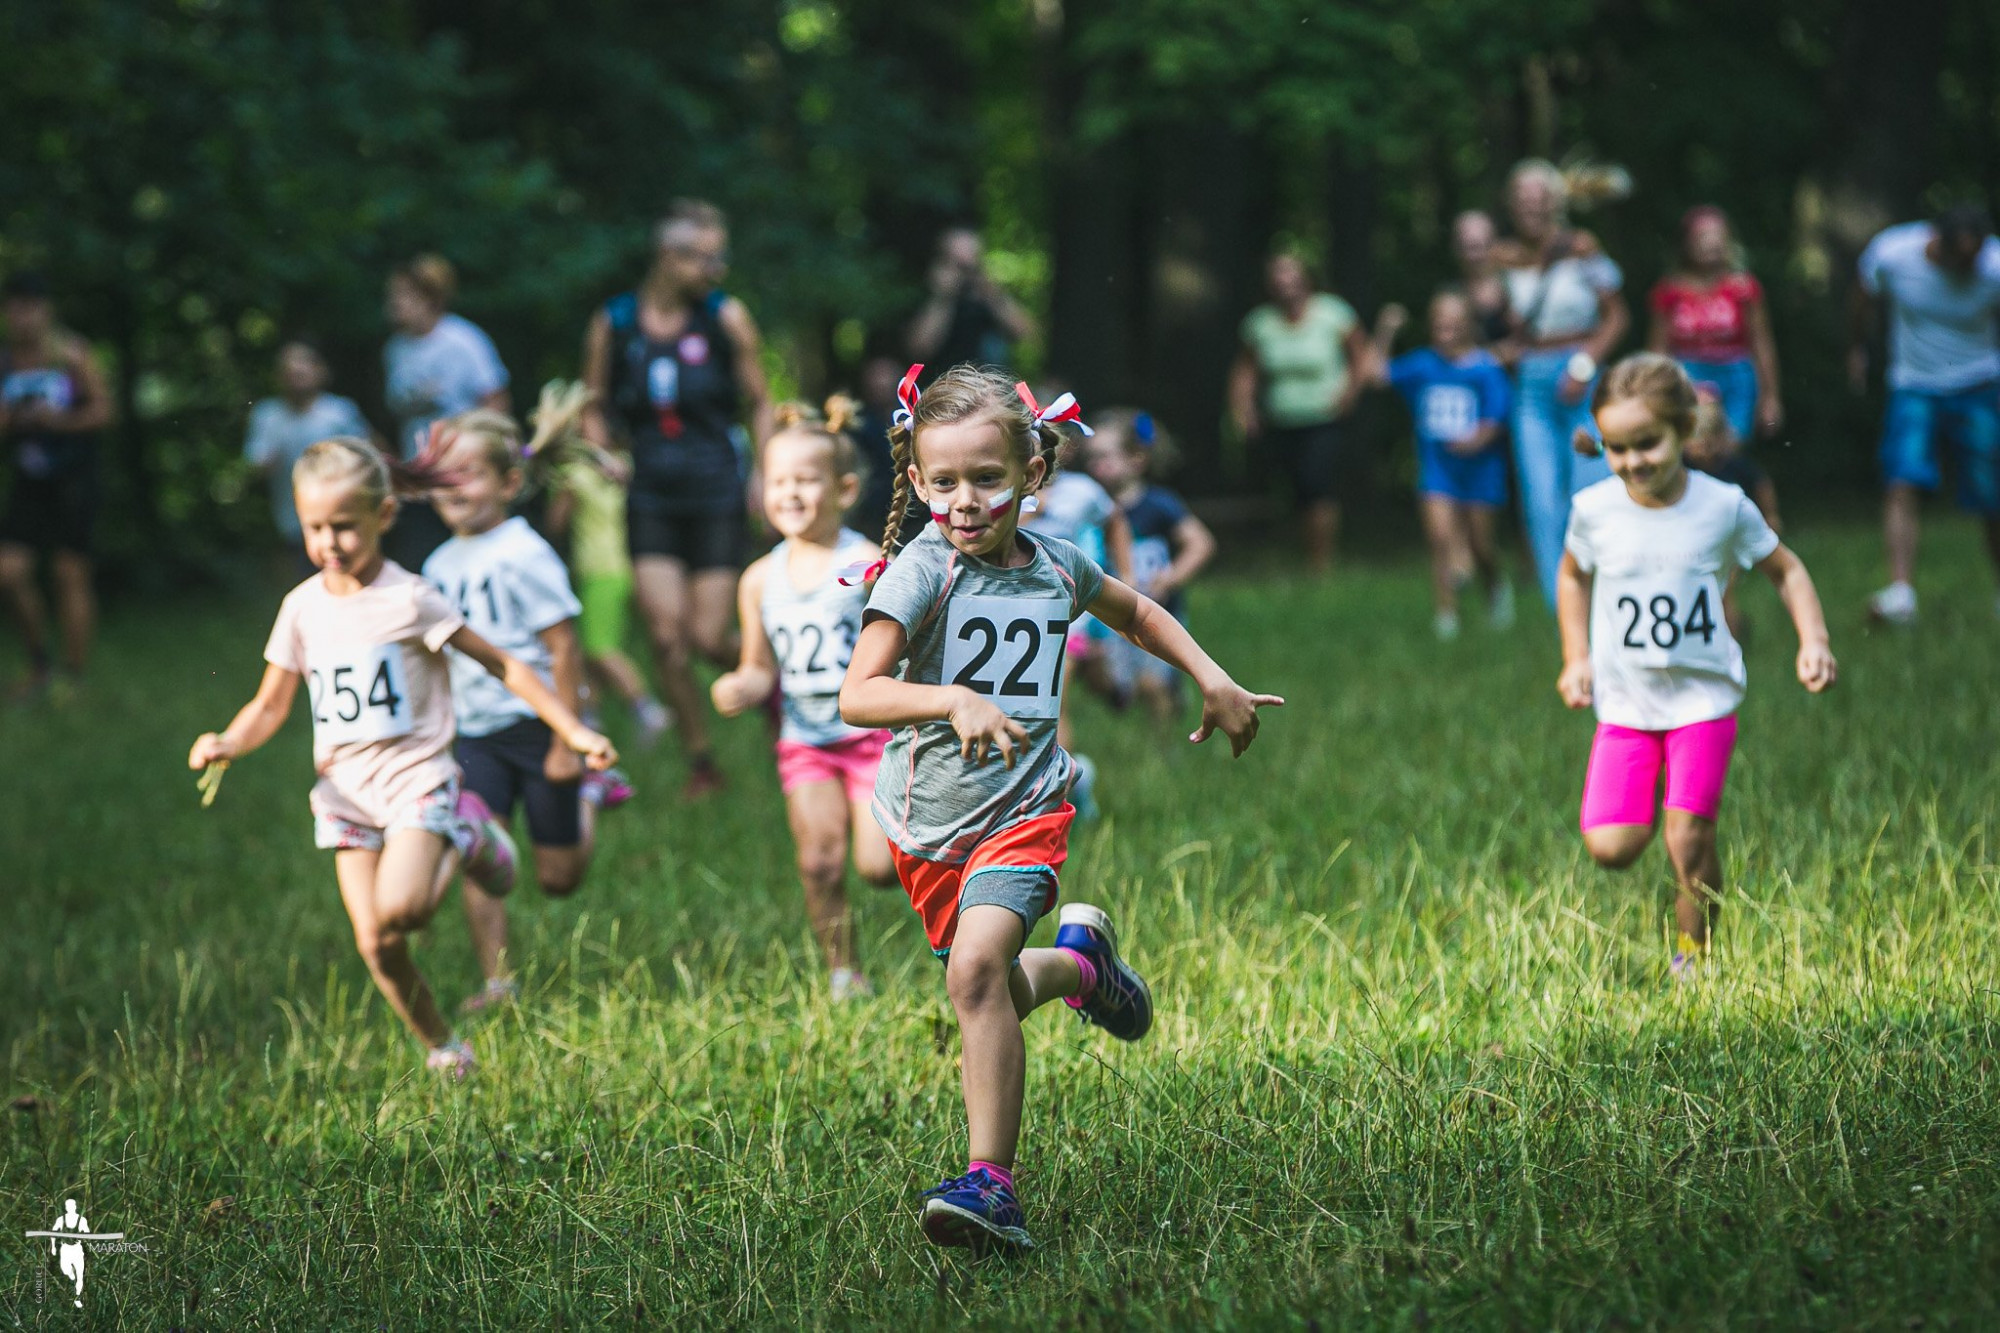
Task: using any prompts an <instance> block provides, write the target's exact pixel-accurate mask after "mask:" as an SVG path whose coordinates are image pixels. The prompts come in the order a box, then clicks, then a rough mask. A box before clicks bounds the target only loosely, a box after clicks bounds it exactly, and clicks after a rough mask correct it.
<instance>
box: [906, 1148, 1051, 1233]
mask: <svg viewBox="0 0 2000 1333" xmlns="http://www.w3.org/2000/svg"><path fill="white" fill-rule="evenodd" d="M1027 1220H1028V1219H1027V1218H1026V1217H1025V1216H1024V1215H1023V1214H1022V1212H1021V1205H1020V1204H1019V1203H1018V1202H1017V1201H1016V1200H1015V1198H1014V1191H1013V1190H1012V1189H1011V1188H1009V1187H1008V1186H1006V1185H1003V1184H1001V1183H1000V1182H999V1181H997V1180H995V1179H994V1178H993V1177H992V1175H991V1174H989V1173H988V1172H987V1170H986V1169H985V1168H984V1167H981V1168H980V1169H978V1170H976V1171H969V1172H967V1173H966V1174H965V1175H962V1176H960V1177H958V1178H957V1179H956V1180H947V1181H945V1182H944V1183H943V1184H941V1185H939V1186H938V1187H937V1188H936V1189H933V1190H926V1191H924V1218H923V1221H924V1235H925V1236H927V1237H928V1238H929V1239H930V1242H931V1244H933V1245H953V1246H960V1247H963V1248H965V1249H969V1250H979V1251H986V1250H1014V1251H1017V1252H1018V1251H1021V1250H1032V1249H1034V1248H1035V1242H1034V1240H1033V1239H1031V1238H1030V1237H1029V1235H1028V1229H1027V1227H1026V1226H1025V1225H1024V1223H1026V1221H1027Z"/></svg>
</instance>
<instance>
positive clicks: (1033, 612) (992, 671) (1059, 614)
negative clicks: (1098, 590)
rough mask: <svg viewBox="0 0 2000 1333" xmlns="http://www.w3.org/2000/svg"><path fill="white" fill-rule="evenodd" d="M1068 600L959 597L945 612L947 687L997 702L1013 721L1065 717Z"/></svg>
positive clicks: (1068, 621)
mask: <svg viewBox="0 0 2000 1333" xmlns="http://www.w3.org/2000/svg"><path fill="white" fill-rule="evenodd" d="M1069 623H1070V605H1069V600H1068V599H1067V598H1064V597H954V598H952V599H951V601H950V603H949V604H948V606H947V608H946V612H945V640H944V682H945V684H947V685H963V686H965V687H966V688H967V689H969V690H971V691H972V692H973V693H975V694H978V695H980V696H982V697H984V698H987V699H990V700H992V701H993V702H994V703H995V704H996V705H998V706H999V708H1000V711H1001V712H1003V713H1006V714H1007V715H1008V716H1009V717H1029V718H1053V717H1057V716H1059V715H1060V714H1061V712H1062V687H1063V652H1064V648H1065V646H1066V644H1067V642H1068V639H1069Z"/></svg>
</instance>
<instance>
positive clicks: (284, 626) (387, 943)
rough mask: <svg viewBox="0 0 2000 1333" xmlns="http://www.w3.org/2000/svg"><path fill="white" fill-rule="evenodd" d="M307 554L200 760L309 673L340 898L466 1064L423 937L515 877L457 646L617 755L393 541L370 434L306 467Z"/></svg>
mask: <svg viewBox="0 0 2000 1333" xmlns="http://www.w3.org/2000/svg"><path fill="white" fill-rule="evenodd" d="M292 487H293V494H294V497H295V499H296V500H297V502H298V511H299V523H300V526H301V528H302V529H303V530H304V535H305V546H306V554H307V556H309V557H310V558H311V560H312V562H313V563H314V564H315V565H317V566H318V567H319V571H320V572H319V573H317V574H315V575H314V576H313V577H311V578H309V579H307V580H306V581H305V582H304V583H301V584H300V585H299V586H298V587H296V588H294V589H293V590H292V591H291V593H290V595H288V596H287V597H286V598H285V602H284V605H283V606H282V607H281V608H280V609H279V611H278V622H277V624H276V626H274V627H273V629H272V630H271V638H270V642H269V643H268V644H266V646H265V648H264V659H265V662H266V663H267V665H266V666H265V668H264V679H263V682H262V683H261V684H260V685H259V686H258V687H257V694H256V697H255V698H253V699H252V700H251V701H250V702H249V703H247V704H245V705H244V706H243V708H242V710H241V711H240V712H238V713H237V714H236V717H235V718H234V719H233V720H232V721H231V722H230V724H229V726H228V728H227V729H226V730H224V731H222V732H221V733H220V734H218V733H216V732H212V731H211V732H207V733H204V734H203V735H202V736H201V737H199V738H198V739H197V740H196V741H195V743H194V748H193V749H191V750H190V751H189V752H188V767H190V768H195V769H200V768H206V767H207V766H208V765H210V764H218V763H223V764H226V763H228V762H230V761H231V760H233V759H237V758H240V757H241V756H243V755H246V754H248V753H250V751H252V750H254V749H256V748H257V747H258V746H260V745H262V744H264V743H265V742H266V741H268V740H270V739H271V737H273V736H274V735H276V734H277V732H278V729H279V728H280V727H282V726H283V725H284V724H285V719H286V717H288V716H289V715H290V714H291V711H292V701H293V700H294V699H295V698H296V697H297V695H298V690H299V682H300V681H301V680H305V681H306V682H307V683H308V690H309V696H310V699H311V708H312V718H313V766H314V767H315V768H316V769H317V770H318V772H319V781H318V783H317V784H316V785H315V786H314V787H313V791H312V811H313V823H314V841H315V842H316V843H317V844H318V845H319V846H320V847H322V848H327V849H329V850H331V851H332V852H333V854H334V858H333V865H334V873H335V875H336V876H337V877H338V878H339V881H340V896H341V900H342V901H343V902H344V903H345V904H346V906H347V915H348V917H349V919H350V920H351V921H352V922H353V924H354V939H355V943H356V945H357V946H358V947H359V948H360V950H361V957H362V959H363V960H364V961H366V962H367V964H368V970H369V972H370V973H371V974H373V976H374V978H375V984H376V986H377V987H378V988H379V989H380V990H381V992H382V996H383V998H384V999H386V1000H388V1002H389V1005H390V1007H391V1008H393V1009H394V1010H395V1011H396V1013H397V1015H398V1016H399V1017H401V1018H402V1020H403V1021H404V1022H405V1023H407V1024H408V1025H409V1027H410V1030H411V1031H412V1032H414V1033H416V1034H417V1036H418V1037H419V1038H420V1039H422V1041H423V1042H424V1044H425V1045H426V1046H428V1047H429V1048H430V1056H429V1059H428V1060H427V1063H428V1064H429V1065H430V1066H431V1068H433V1069H438V1070H441V1071H443V1072H445V1073H447V1074H450V1075H452V1076H454V1077H457V1078H464V1077H465V1076H466V1075H467V1074H469V1073H471V1072H472V1068H473V1064H474V1061H473V1056H472V1048H471V1046H470V1045H468V1044H467V1043H466V1042H465V1041H463V1040H462V1039H458V1038H455V1037H454V1036H453V1035H452V1030H451V1025H450V1024H449V1023H447V1022H446V1021H445V1018H444V1015H443V1014H442V1013H440V1012H439V1011H438V1006H437V1001H436V999H435V998H433V997H432V995H431V990H430V987H429V985H428V984H426V983H425V981H424V978H423V974H422V973H420V972H418V971H417V966H416V963H415V961H414V960H412V959H411V957H410V946H409V941H408V936H409V934H410V932H412V931H414V930H418V929H420V928H421V927H423V926H424V925H425V924H426V923H427V922H428V921H429V920H430V919H431V915H432V914H433V913H434V912H436V911H437V905H438V902H439V900H440V899H441V898H442V897H443V896H444V890H445V887H446V885H447V884H449V883H450V881H451V876H452V874H453V872H454V871H456V870H457V869H458V866H459V863H460V862H461V860H462V861H463V862H464V865H465V870H466V873H467V875H469V876H473V877H475V878H477V879H478V880H479V882H480V883H481V884H482V885H486V886H488V887H491V888H495V889H498V890H500V891H504V886H505V885H507V884H510V883H511V881H512V872H511V868H510V867H506V866H504V865H500V864H498V860H499V857H498V856H497V855H496V854H497V853H498V852H499V850H500V848H501V840H500V835H499V833H498V830H497V829H496V828H494V827H493V826H492V825H491V824H490V822H482V821H479V820H476V819H473V818H470V817H468V815H467V813H466V812H464V811H463V810H461V808H460V806H459V791H458V780H459V771H458V765H457V763H455V762H454V761H453V759H452V755H451V741H452V735H453V731H454V726H453V719H452V705H451V673H450V671H449V669H448V668H447V667H446V665H445V658H444V649H445V646H446V645H447V644H448V645H450V646H451V647H453V648H455V649H457V650H458V651H459V652H461V653H464V654H465V655H466V656H467V657H469V658H471V659H472V660H474V661H475V662H478V663H479V664H480V665H481V666H483V667H484V668H485V669H486V670H487V671H488V672H489V673H491V674H492V675H494V676H498V677H499V678H500V679H501V680H502V681H503V682H504V683H505V684H506V686H507V688H508V689H510V690H512V691H513V692H514V693H515V694H517V695H519V696H520V697H521V698H522V699H524V700H526V701H527V702H528V704H529V705H530V706H531V707H532V708H533V709H534V710H535V712H536V713H537V714H538V715H539V716H540V717H541V718H542V719H543V720H544V721H546V722H547V723H548V724H549V725H550V726H551V727H552V728H554V729H555V731H556V733H557V734H558V735H560V736H561V737H562V738H563V743H564V744H565V745H567V746H569V748H570V749H572V750H574V751H576V752H577V753H578V754H581V755H583V756H584V758H585V760H586V762H588V763H589V765H590V766H591V767H592V768H595V769H604V768H608V767H610V765H611V763H612V762H613V761H614V760H615V759H616V758H617V755H616V753H615V752H614V751H613V750H612V747H611V742H610V741H608V740H606V739H605V738H604V737H602V736H600V735H598V734H597V733H596V732H594V731H591V730H590V729H589V728H587V727H585V726H584V725H583V724H582V723H581V722H579V721H577V719H576V715H575V714H574V713H572V712H571V711H570V710H569V709H568V708H566V707H564V706H563V704H562V701H561V700H559V699H557V698H556V696H555V695H554V694H553V693H552V692H551V691H550V690H549V688H548V687H547V686H546V685H544V684H543V683H542V681H541V678H540V677H539V676H537V675H536V674H535V672H534V670H533V668H531V667H529V666H527V665H526V664H525V663H523V662H521V661H519V660H517V659H515V658H513V657H509V656H508V655H507V654H506V653H503V652H501V651H500V650H499V649H497V648H495V647H494V646H493V645H492V644H490V643H488V642H487V641H486V640H485V639H483V638H481V637H480V636H479V635H478V634H476V633H474V632H473V631H472V630H471V629H469V628H467V627H466V624H465V622H464V620H462V619H461V618H460V617H459V614H458V612H457V611H456V610H454V609H453V608H452V606H451V605H450V604H449V603H448V602H446V601H445V599H444V598H443V597H442V596H440V595H439V594H438V591H437V589H435V588H433V587H432V586H431V585H430V584H428V583H425V582H424V581H423V580H422V579H420V578H418V577H417V576H416V575H414V574H412V573H410V572H409V571H408V570H406V569H404V568H402V567H401V566H400V565H398V564H396V563H395V562H394V561H392V560H388V559H386V558H384V556H383V554H382V533H383V531H384V530H385V529H386V528H387V527H388V526H389V524H390V522H391V521H392V520H393V519H394V518H395V515H396V499H395V496H394V494H393V493H392V475H391V471H390V465H389V463H388V460H386V459H385V458H384V457H383V456H382V454H381V452H380V451H379V450H377V449H376V448H375V447H374V446H373V445H371V444H369V443H368V442H366V441H364V440H355V439H347V438H335V439H331V440H321V441H320V442H319V443H317V444H315V445H313V446H312V447H310V448H309V449H307V450H306V451H305V453H304V454H303V455H302V456H301V457H300V458H299V461H298V463H297V465H296V466H294V467H293V469H292Z"/></svg>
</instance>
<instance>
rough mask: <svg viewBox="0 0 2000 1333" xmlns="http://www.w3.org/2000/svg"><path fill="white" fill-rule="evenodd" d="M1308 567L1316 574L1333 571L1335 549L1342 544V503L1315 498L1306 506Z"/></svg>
mask: <svg viewBox="0 0 2000 1333" xmlns="http://www.w3.org/2000/svg"><path fill="white" fill-rule="evenodd" d="M1305 529H1306V568H1307V569H1308V570H1310V571H1311V572H1312V573H1314V574H1331V573H1332V572H1333V556H1334V550H1335V548H1336V547H1338V546H1339V544H1340V504H1339V502H1338V501H1334V500H1314V501H1312V502H1311V503H1310V504H1308V505H1307V506H1306V513H1305Z"/></svg>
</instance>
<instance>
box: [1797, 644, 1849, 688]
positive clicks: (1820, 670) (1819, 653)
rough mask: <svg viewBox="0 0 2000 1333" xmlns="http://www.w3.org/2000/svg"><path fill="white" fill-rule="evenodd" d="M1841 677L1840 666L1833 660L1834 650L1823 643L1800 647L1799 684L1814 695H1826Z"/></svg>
mask: <svg viewBox="0 0 2000 1333" xmlns="http://www.w3.org/2000/svg"><path fill="white" fill-rule="evenodd" d="M1839 675H1840V665H1839V664H1838V663H1837V662H1835V661H1834V660H1833V649H1831V648H1829V647H1827V646H1826V645H1825V644H1823V643H1807V644H1801V645H1800V646H1799V684H1801V685H1803V686H1805V687H1806V688H1807V689H1808V690H1811V691H1812V692H1813V693H1814V694H1824V693H1825V692H1826V691H1828V690H1830V689H1832V688H1833V682H1834V680H1835V679H1836V678H1837V677H1838V676H1839Z"/></svg>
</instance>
